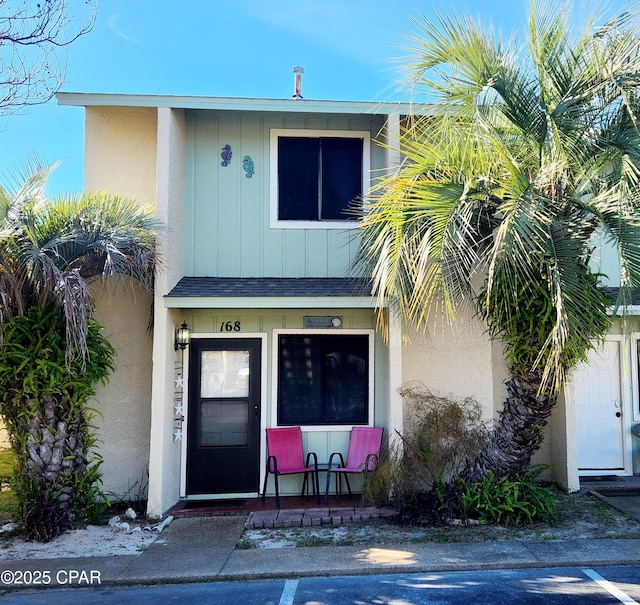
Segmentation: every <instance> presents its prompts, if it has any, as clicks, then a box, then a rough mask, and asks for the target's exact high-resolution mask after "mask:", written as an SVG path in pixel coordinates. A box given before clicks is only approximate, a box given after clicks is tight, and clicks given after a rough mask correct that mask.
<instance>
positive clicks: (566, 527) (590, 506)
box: [238, 493, 640, 548]
mask: <svg viewBox="0 0 640 605" xmlns="http://www.w3.org/2000/svg"><path fill="white" fill-rule="evenodd" d="M557 501H558V508H557V512H556V516H555V518H554V519H552V520H549V521H547V522H544V523H542V522H539V523H535V524H532V525H528V526H524V527H504V526H499V525H451V526H448V527H416V526H400V525H396V524H394V523H389V522H384V521H375V522H369V523H363V524H352V525H342V526H338V527H329V526H327V527H296V528H283V529H252V530H245V532H244V533H243V535H242V537H241V538H240V540H239V542H238V548H292V547H297V546H298V547H299V546H316V545H331V544H335V545H358V546H359V545H363V546H366V545H378V546H380V545H389V544H394V543H396V544H397V543H405V544H407V543H413V542H482V541H488V540H565V539H571V538H640V522H638V521H636V520H635V519H633V518H631V517H629V516H627V515H625V514H624V513H621V512H619V511H617V510H615V509H614V508H612V507H610V506H608V505H607V504H605V503H604V502H602V501H601V500H599V499H597V498H594V497H592V496H590V495H589V494H586V493H580V494H572V495H565V494H558V496H557Z"/></svg>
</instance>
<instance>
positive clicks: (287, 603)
mask: <svg viewBox="0 0 640 605" xmlns="http://www.w3.org/2000/svg"><path fill="white" fill-rule="evenodd" d="M297 590H298V580H287V581H286V582H285V583H284V588H283V589H282V594H281V595H280V603H279V605H293V599H294V598H295V596H296V591H297Z"/></svg>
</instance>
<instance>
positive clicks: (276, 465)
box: [262, 426, 320, 508]
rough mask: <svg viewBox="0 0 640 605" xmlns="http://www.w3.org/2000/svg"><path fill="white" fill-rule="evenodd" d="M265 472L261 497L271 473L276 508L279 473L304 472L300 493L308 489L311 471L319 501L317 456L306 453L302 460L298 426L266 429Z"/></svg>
mask: <svg viewBox="0 0 640 605" xmlns="http://www.w3.org/2000/svg"><path fill="white" fill-rule="evenodd" d="M267 450H268V454H269V457H268V458H267V472H266V473H265V475H264V485H263V487H262V499H263V500H264V498H265V495H266V493H267V480H268V479H269V473H271V474H273V478H274V482H275V487H276V508H280V490H279V487H278V477H279V476H280V475H294V474H298V473H304V481H303V483H302V494H301V495H304V490H305V487H306V488H307V491H308V483H307V480H308V475H309V473H313V476H314V483H313V493H314V495H315V496H316V499H317V500H318V502H319V501H320V482H319V480H318V457H317V456H316V454H315V452H309V453H308V454H307V459H306V462H303V459H304V454H303V451H302V431H301V430H300V427H299V426H290V427H284V428H277V429H267Z"/></svg>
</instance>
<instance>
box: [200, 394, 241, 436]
mask: <svg viewBox="0 0 640 605" xmlns="http://www.w3.org/2000/svg"><path fill="white" fill-rule="evenodd" d="M248 424H249V409H248V406H247V402H246V401H225V400H213V401H203V402H202V403H201V404H200V445H201V446H229V445H237V446H242V445H247V442H248V436H249V432H248Z"/></svg>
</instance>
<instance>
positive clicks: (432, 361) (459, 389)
mask: <svg viewBox="0 0 640 605" xmlns="http://www.w3.org/2000/svg"><path fill="white" fill-rule="evenodd" d="M493 357H494V355H493V351H492V344H491V341H490V340H489V338H488V337H487V335H486V334H485V333H484V330H483V327H482V325H480V323H478V322H477V321H476V320H475V319H473V318H472V317H470V316H469V315H466V316H465V315H460V316H459V317H458V321H457V324H456V329H455V330H454V329H452V328H451V327H450V326H448V325H446V324H441V325H439V326H438V327H436V328H434V329H432V330H430V331H429V333H427V334H423V333H419V332H416V331H415V330H411V331H410V332H409V340H408V341H407V342H406V343H405V347H404V350H403V357H402V361H403V376H402V378H403V383H405V384H406V383H410V382H414V381H416V382H420V383H423V384H424V385H425V386H426V387H428V388H429V389H430V390H432V391H433V392H435V393H438V394H441V395H448V394H451V395H454V396H456V397H473V398H474V399H476V400H477V401H478V403H479V404H480V406H481V408H482V412H483V416H484V417H485V418H486V419H491V418H493V417H494V414H495V400H496V399H497V401H498V402H499V401H500V398H501V393H497V394H496V385H495V384H494V368H493V366H492V363H493Z"/></svg>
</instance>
